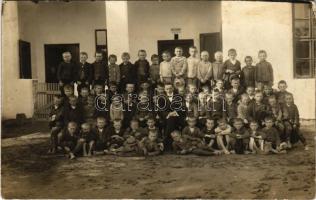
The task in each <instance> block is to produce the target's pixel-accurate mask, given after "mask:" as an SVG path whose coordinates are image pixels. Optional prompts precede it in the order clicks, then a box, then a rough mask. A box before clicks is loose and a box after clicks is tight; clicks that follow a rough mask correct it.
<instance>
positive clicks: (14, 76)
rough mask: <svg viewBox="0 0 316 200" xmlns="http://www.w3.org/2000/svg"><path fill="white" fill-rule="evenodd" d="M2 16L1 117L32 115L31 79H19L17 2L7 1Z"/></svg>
mask: <svg viewBox="0 0 316 200" xmlns="http://www.w3.org/2000/svg"><path fill="white" fill-rule="evenodd" d="M3 9H4V10H3V16H2V43H1V45H2V46H1V47H2V48H1V49H2V50H1V51H2V52H1V55H2V59H1V60H2V63H1V64H2V71H1V73H2V74H1V75H2V85H1V88H2V93H1V95H2V97H1V98H2V109H1V111H2V119H3V120H5V119H9V118H15V116H16V114H17V113H25V114H26V115H27V117H31V116H32V115H33V96H32V80H27V79H19V54H18V52H19V51H18V39H19V27H18V15H17V13H18V12H17V2H14V1H8V2H6V3H5V5H4V8H3Z"/></svg>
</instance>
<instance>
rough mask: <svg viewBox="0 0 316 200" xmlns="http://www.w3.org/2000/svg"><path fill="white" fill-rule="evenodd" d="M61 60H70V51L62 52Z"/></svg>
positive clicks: (67, 61)
mask: <svg viewBox="0 0 316 200" xmlns="http://www.w3.org/2000/svg"><path fill="white" fill-rule="evenodd" d="M63 60H64V61H65V62H66V63H69V62H70V61H71V53H70V52H69V51H65V52H64V53H63Z"/></svg>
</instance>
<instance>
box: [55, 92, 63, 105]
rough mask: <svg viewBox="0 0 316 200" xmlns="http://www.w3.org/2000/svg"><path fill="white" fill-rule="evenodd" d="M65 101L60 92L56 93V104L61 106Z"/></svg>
mask: <svg viewBox="0 0 316 200" xmlns="http://www.w3.org/2000/svg"><path fill="white" fill-rule="evenodd" d="M62 103H63V97H62V96H61V95H60V94H56V95H54V105H55V106H60V105H61V104H62Z"/></svg>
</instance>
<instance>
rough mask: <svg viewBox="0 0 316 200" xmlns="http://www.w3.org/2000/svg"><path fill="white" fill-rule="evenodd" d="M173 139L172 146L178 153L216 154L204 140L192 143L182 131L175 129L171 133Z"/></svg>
mask: <svg viewBox="0 0 316 200" xmlns="http://www.w3.org/2000/svg"><path fill="white" fill-rule="evenodd" d="M171 137H172V139H173V142H172V148H173V150H174V152H175V153H176V154H181V155H186V154H190V153H192V154H196V155H201V156H210V155H216V154H217V153H215V152H214V151H212V150H209V149H208V148H207V147H206V146H205V145H204V144H203V142H202V141H200V142H199V143H194V144H193V143H192V140H190V138H189V137H187V136H186V135H183V136H182V135H181V133H180V131H177V130H175V131H173V132H172V133H171Z"/></svg>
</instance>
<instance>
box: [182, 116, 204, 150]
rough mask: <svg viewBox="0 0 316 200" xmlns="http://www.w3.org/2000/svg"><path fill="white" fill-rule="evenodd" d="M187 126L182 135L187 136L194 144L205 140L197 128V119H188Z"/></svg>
mask: <svg viewBox="0 0 316 200" xmlns="http://www.w3.org/2000/svg"><path fill="white" fill-rule="evenodd" d="M187 124H188V125H187V126H186V127H184V129H183V130H182V135H185V136H186V137H187V138H189V139H190V140H191V141H192V143H194V144H198V143H200V142H201V141H202V139H203V134H202V133H201V131H200V129H199V128H198V127H196V118H195V117H188V118H187Z"/></svg>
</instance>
